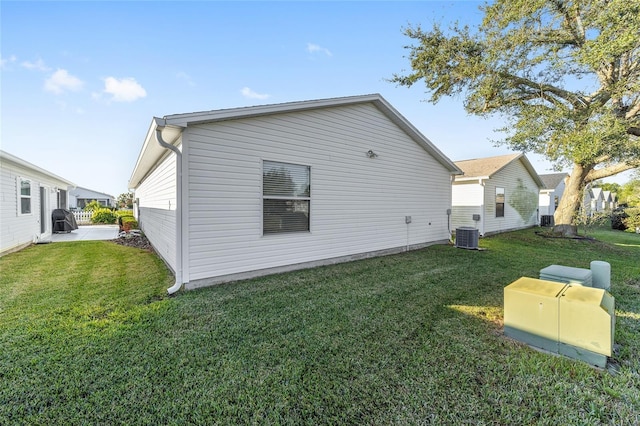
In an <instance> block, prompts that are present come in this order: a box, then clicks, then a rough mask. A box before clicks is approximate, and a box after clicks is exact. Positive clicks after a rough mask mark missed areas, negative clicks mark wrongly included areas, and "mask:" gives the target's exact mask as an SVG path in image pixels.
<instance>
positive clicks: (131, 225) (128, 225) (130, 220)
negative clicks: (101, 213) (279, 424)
mask: <svg viewBox="0 0 640 426" xmlns="http://www.w3.org/2000/svg"><path fill="white" fill-rule="evenodd" d="M118 220H120V221H122V229H123V230H124V231H126V232H129V231H130V230H132V229H138V221H137V220H136V219H135V218H134V217H133V216H124V217H120V218H119V219H118Z"/></svg>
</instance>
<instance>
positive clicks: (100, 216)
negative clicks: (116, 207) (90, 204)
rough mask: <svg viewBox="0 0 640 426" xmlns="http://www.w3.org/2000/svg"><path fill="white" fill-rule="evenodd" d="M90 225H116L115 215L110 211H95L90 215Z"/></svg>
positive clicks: (102, 209) (103, 209)
mask: <svg viewBox="0 0 640 426" xmlns="http://www.w3.org/2000/svg"><path fill="white" fill-rule="evenodd" d="M91 223H116V215H115V213H114V212H113V211H112V210H111V209H107V208H101V209H95V210H93V214H92V215H91Z"/></svg>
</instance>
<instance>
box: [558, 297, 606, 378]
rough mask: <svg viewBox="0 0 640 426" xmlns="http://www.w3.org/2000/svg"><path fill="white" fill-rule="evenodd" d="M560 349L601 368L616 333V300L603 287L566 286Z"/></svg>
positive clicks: (562, 305)
mask: <svg viewBox="0 0 640 426" xmlns="http://www.w3.org/2000/svg"><path fill="white" fill-rule="evenodd" d="M559 318H560V321H559V342H560V345H559V352H560V353H561V354H563V355H567V356H570V357H572V358H578V359H582V360H584V361H587V362H589V363H592V364H595V365H600V366H602V367H604V366H605V365H606V363H607V360H606V357H608V356H611V352H612V350H613V339H614V334H615V322H616V321H615V319H616V316H615V299H614V298H613V296H612V295H611V294H609V293H608V292H607V291H605V290H604V289H600V288H589V287H580V286H575V287H574V286H568V288H567V289H565V290H564V291H563V292H562V295H561V296H560V310H559Z"/></svg>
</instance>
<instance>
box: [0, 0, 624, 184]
mask: <svg viewBox="0 0 640 426" xmlns="http://www.w3.org/2000/svg"><path fill="white" fill-rule="evenodd" d="M480 4H481V3H480V2H475V1H447V2H437V1H435V2H432V1H411V2H398V1H394V2H381V1H378V2H364V1H351V2H327V1H324V2H306V1H305V2H302V1H300V2H266V1H260V2H217V1H199V2H168V1H162V2H153V1H144V2H91V1H89V2H51V1H47V2H30V1H20V2H12V1H3V2H2V4H1V6H0V8H1V9H0V14H1V15H0V16H1V17H0V19H1V22H0V24H1V38H2V41H1V50H0V53H1V61H2V62H1V71H2V75H1V77H2V79H1V106H0V109H1V117H0V118H1V126H2V127H1V144H2V145H1V147H2V149H3V150H4V151H7V152H9V153H11V154H14V155H17V156H18V157H21V158H22V159H24V160H26V161H29V162H31V163H34V164H36V165H38V166H40V167H43V168H45V169H47V170H49V171H51V172H53V173H56V174H58V175H60V176H62V177H64V178H67V179H69V180H71V181H73V182H74V183H76V184H77V185H79V186H83V187H87V188H90V189H93V190H97V191H101V192H107V193H110V194H112V195H115V196H117V195H118V194H120V193H122V192H125V191H126V190H127V182H128V180H129V177H130V175H131V172H132V170H133V166H134V164H135V161H136V159H137V156H138V153H139V152H140V148H141V146H142V142H143V139H144V136H145V134H146V132H147V130H148V127H149V124H150V122H151V119H152V117H153V116H159V117H161V116H164V115H169V114H177V113H186V112H193V111H204V110H213V109H221V108H234V107H241V106H249V105H259V104H265V103H280V102H290V101H300V100H309V99H320V98H329V97H340V96H351V95H360V94H368V93H380V94H382V96H384V97H385V98H386V99H387V100H388V101H389V102H390V103H391V104H392V105H393V106H394V107H395V108H396V109H397V110H398V111H399V112H400V113H402V114H403V115H404V116H405V117H406V118H407V119H408V120H409V121H411V122H412V123H413V124H414V125H415V126H416V127H417V128H418V129H419V130H420V131H421V132H422V133H423V134H424V135H425V136H427V137H428V138H429V139H430V140H431V141H432V142H434V143H435V144H436V146H437V147H438V148H439V149H440V150H441V151H443V152H444V153H445V154H446V155H448V156H449V158H451V159H452V160H454V161H456V160H463V159H469V158H479V157H486V156H492V155H501V154H506V153H509V152H510V151H509V150H508V148H506V147H505V146H499V147H496V146H494V144H493V143H492V142H491V140H496V139H499V138H500V136H501V134H499V133H494V132H493V129H495V128H498V127H501V126H502V123H501V121H500V120H498V119H495V120H483V119H479V118H475V117H470V116H468V115H467V114H466V113H465V112H464V110H463V108H462V99H447V100H445V101H442V102H440V103H438V104H437V105H431V104H429V103H427V102H424V101H423V100H424V99H425V98H426V95H425V94H424V89H423V87H421V86H420V85H415V86H414V87H412V88H410V89H407V88H405V87H396V86H395V85H394V84H392V83H389V82H388V81H386V79H388V78H390V77H392V75H393V74H394V73H400V72H402V71H403V70H407V69H408V68H409V63H408V60H407V59H406V58H405V56H406V55H407V53H408V52H407V51H406V50H405V49H404V46H405V45H407V44H409V43H410V40H409V39H408V38H407V37H406V36H404V35H403V28H404V27H406V26H407V25H409V24H412V25H417V24H420V25H422V26H423V27H426V28H428V27H430V26H432V25H433V23H434V22H438V23H442V24H445V25H446V24H447V23H449V22H453V21H456V20H458V21H460V22H462V23H468V24H471V25H473V24H477V23H478V22H479V21H480V19H481V13H480V11H479V10H478V6H479V5H480ZM527 156H528V157H529V159H530V160H531V161H532V163H533V164H534V166H535V167H536V169H537V171H538V173H550V172H552V171H551V170H550V167H551V166H550V164H549V163H548V162H545V161H544V160H543V159H542V158H541V157H538V156H536V155H533V154H527ZM622 182H624V180H623V181H622Z"/></svg>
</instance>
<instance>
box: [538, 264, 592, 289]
mask: <svg viewBox="0 0 640 426" xmlns="http://www.w3.org/2000/svg"><path fill="white" fill-rule="evenodd" d="M592 277H593V273H592V272H591V270H590V269H582V268H574V267H572V266H562V265H550V266H547V267H546V268H542V269H540V279H541V280H549V281H558V282H561V283H567V284H574V285H583V286H587V287H592V282H593V278H592Z"/></svg>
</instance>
